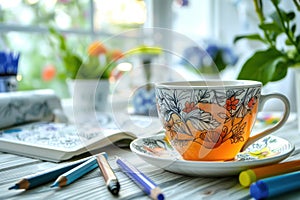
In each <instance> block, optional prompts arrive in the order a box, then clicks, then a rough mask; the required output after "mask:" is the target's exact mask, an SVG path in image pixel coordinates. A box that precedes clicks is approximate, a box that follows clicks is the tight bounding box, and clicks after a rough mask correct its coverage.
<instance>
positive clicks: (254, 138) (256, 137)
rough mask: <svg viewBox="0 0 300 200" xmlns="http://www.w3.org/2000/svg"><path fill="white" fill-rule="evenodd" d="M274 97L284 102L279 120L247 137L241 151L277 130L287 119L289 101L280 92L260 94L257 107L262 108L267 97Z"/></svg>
mask: <svg viewBox="0 0 300 200" xmlns="http://www.w3.org/2000/svg"><path fill="white" fill-rule="evenodd" d="M272 98H276V99H279V100H281V101H282V102H283V104H284V113H283V116H282V117H281V119H280V120H279V122H277V123H276V124H275V125H274V126H272V127H271V128H268V129H266V130H263V131H262V132H260V133H258V134H255V135H254V136H251V137H249V139H248V140H247V142H246V143H245V144H244V146H243V148H242V151H243V150H245V149H246V148H247V147H249V146H250V145H251V144H253V143H254V142H256V141H257V140H259V139H261V138H263V137H265V136H267V135H269V134H271V133H273V132H274V131H276V130H278V129H279V128H281V127H282V126H283V125H284V123H285V122H286V121H287V119H288V117H289V115H290V102H289V100H288V98H287V97H286V96H284V95H282V94H278V93H274V94H267V95H261V96H260V101H259V109H258V110H262V109H261V108H262V107H263V106H264V104H265V102H266V101H268V100H269V99H272Z"/></svg>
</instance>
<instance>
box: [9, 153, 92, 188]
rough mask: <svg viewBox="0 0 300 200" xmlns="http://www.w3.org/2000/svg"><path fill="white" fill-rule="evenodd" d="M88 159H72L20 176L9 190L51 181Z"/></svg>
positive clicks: (32, 186) (31, 186)
mask: <svg viewBox="0 0 300 200" xmlns="http://www.w3.org/2000/svg"><path fill="white" fill-rule="evenodd" d="M88 159H90V158H89V157H88V158H83V159H81V160H78V161H74V162H72V163H69V164H66V165H63V166H61V165H60V166H58V167H55V168H51V169H49V170H44V171H42V172H39V173H35V174H33V175H29V176H26V177H24V178H22V179H21V180H20V181H19V182H18V183H16V184H15V185H14V186H12V187H10V188H8V189H9V190H12V189H25V190H28V189H31V188H34V187H37V186H40V185H42V184H45V183H48V182H49V181H52V180H54V179H56V178H57V177H58V176H59V175H61V174H62V173H65V172H67V171H69V170H70V169H72V168H74V167H76V166H78V165H80V164H81V163H83V162H85V161H86V160H88Z"/></svg>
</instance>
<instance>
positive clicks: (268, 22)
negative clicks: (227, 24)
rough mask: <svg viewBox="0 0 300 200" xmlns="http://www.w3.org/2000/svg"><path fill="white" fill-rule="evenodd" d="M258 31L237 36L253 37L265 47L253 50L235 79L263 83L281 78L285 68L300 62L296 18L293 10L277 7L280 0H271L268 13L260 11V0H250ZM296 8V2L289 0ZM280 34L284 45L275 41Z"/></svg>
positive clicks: (298, 6) (277, 40)
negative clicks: (257, 22)
mask: <svg viewBox="0 0 300 200" xmlns="http://www.w3.org/2000/svg"><path fill="white" fill-rule="evenodd" d="M253 3H254V7H255V11H256V14H257V16H258V18H259V28H260V30H261V31H262V33H254V34H249V35H241V36H237V37H236V38H235V40H234V42H237V41H238V40H240V39H248V40H256V41H259V42H262V43H263V44H265V47H266V48H265V49H263V50H258V51H256V52H255V53H254V54H253V55H252V56H251V57H250V58H249V59H248V60H247V61H246V62H245V63H244V64H243V66H242V69H241V71H240V72H239V75H238V79H251V80H258V81H261V82H262V83H263V84H264V85H265V84H267V83H268V82H271V81H278V80H281V79H283V78H284V77H285V76H286V74H287V70H288V68H292V67H297V66H298V67H299V66H300V34H296V29H297V26H296V24H297V22H296V15H295V12H294V11H285V10H283V9H281V8H280V7H279V4H280V0H271V3H272V5H273V7H274V8H275V11H274V12H273V13H271V14H270V15H269V16H266V15H265V13H264V9H263V8H264V7H263V6H264V4H263V1H262V0H253ZM293 3H294V5H295V8H296V9H297V10H298V11H300V2H299V1H296V0H293ZM282 36H284V37H285V43H284V45H283V46H282V45H279V42H280V39H281V38H282Z"/></svg>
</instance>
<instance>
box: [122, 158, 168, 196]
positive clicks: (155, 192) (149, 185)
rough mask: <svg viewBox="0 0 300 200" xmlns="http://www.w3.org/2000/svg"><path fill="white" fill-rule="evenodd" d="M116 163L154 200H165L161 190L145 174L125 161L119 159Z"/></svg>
mask: <svg viewBox="0 0 300 200" xmlns="http://www.w3.org/2000/svg"><path fill="white" fill-rule="evenodd" d="M116 162H117V164H118V165H119V167H120V169H121V170H122V171H123V172H124V173H125V174H126V175H127V176H128V177H129V178H131V179H132V180H133V181H134V182H135V183H136V184H137V185H138V186H139V187H140V188H141V189H142V190H143V191H144V192H145V193H146V194H147V195H149V196H150V197H151V198H152V199H158V200H163V199H165V197H164V195H163V194H162V192H161V190H160V188H159V187H158V186H157V185H156V184H155V183H154V182H153V181H152V180H151V179H150V178H148V177H147V176H146V175H145V174H143V173H142V172H140V171H139V170H138V169H137V168H135V167H134V166H133V165H131V164H130V163H129V162H127V161H126V160H124V159H121V158H119V157H117V160H116Z"/></svg>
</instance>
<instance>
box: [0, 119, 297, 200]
mask: <svg viewBox="0 0 300 200" xmlns="http://www.w3.org/2000/svg"><path fill="white" fill-rule="evenodd" d="M275 135H277V136H280V137H283V138H286V139H288V140H289V141H290V142H292V143H293V144H295V146H296V149H295V151H294V152H293V154H292V156H291V157H289V158H288V159H287V160H295V159H300V134H299V133H298V131H297V125H296V122H295V123H293V124H289V125H288V126H286V127H284V128H282V129H280V130H279V131H278V132H276V133H275ZM101 151H106V152H107V153H108V155H109V156H110V157H109V162H110V164H111V165H112V168H113V170H114V171H115V173H116V175H117V177H118V178H119V181H120V183H121V191H120V195H119V196H118V197H114V196H112V195H111V194H110V193H109V192H108V190H107V188H106V185H105V182H104V179H103V177H102V175H101V172H100V170H99V169H95V170H93V171H92V172H90V173H88V174H87V175H85V176H84V177H82V178H81V179H79V180H77V181H76V182H74V183H73V184H71V185H69V186H66V187H64V188H50V185H51V183H52V182H50V183H48V184H45V185H42V186H39V187H37V188H35V189H32V190H28V191H23V190H8V188H9V187H10V186H12V185H14V184H15V183H16V182H17V181H18V180H19V179H21V178H22V177H23V176H26V175H28V174H32V173H35V172H39V171H42V170H45V169H48V168H51V167H54V166H57V165H61V163H51V162H44V161H40V160H37V159H32V158H26V157H21V156H16V155H12V154H7V153H0V163H1V165H0V199H11V200H15V199H22V200H27V199H28V200H32V199H123V200H126V199H128V200H129V199H149V197H148V196H146V195H145V194H144V193H143V192H142V191H141V190H140V189H139V188H138V187H137V186H136V185H135V184H134V183H133V182H132V181H131V180H130V179H129V178H128V177H127V176H126V175H125V174H124V173H122V172H121V171H120V169H119V168H118V167H117V165H116V163H115V160H114V155H118V156H120V157H124V158H126V159H127V160H129V161H130V162H132V163H133V164H134V165H135V166H136V167H137V168H138V169H140V170H141V171H143V172H144V173H145V174H147V175H148V176H149V177H150V178H151V179H153V181H154V182H156V183H157V184H158V185H159V186H160V187H161V188H162V190H163V193H164V195H165V197H166V199H187V200H188V198H190V199H214V200H215V199H231V200H232V199H251V197H250V195H249V189H247V188H243V187H241V186H240V184H239V182H238V176H231V177H221V178H210V177H188V176H183V175H179V174H175V173H171V172H167V171H164V170H162V169H159V168H157V167H154V166H152V165H150V164H147V163H145V162H144V161H143V160H141V159H140V158H139V157H137V156H136V155H135V154H133V153H132V152H130V150H129V149H120V148H117V147H115V146H109V147H106V148H103V149H100V150H99V152H101ZM299 197H300V191H297V192H292V193H289V194H286V195H284V196H280V197H278V199H298V198H299Z"/></svg>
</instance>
